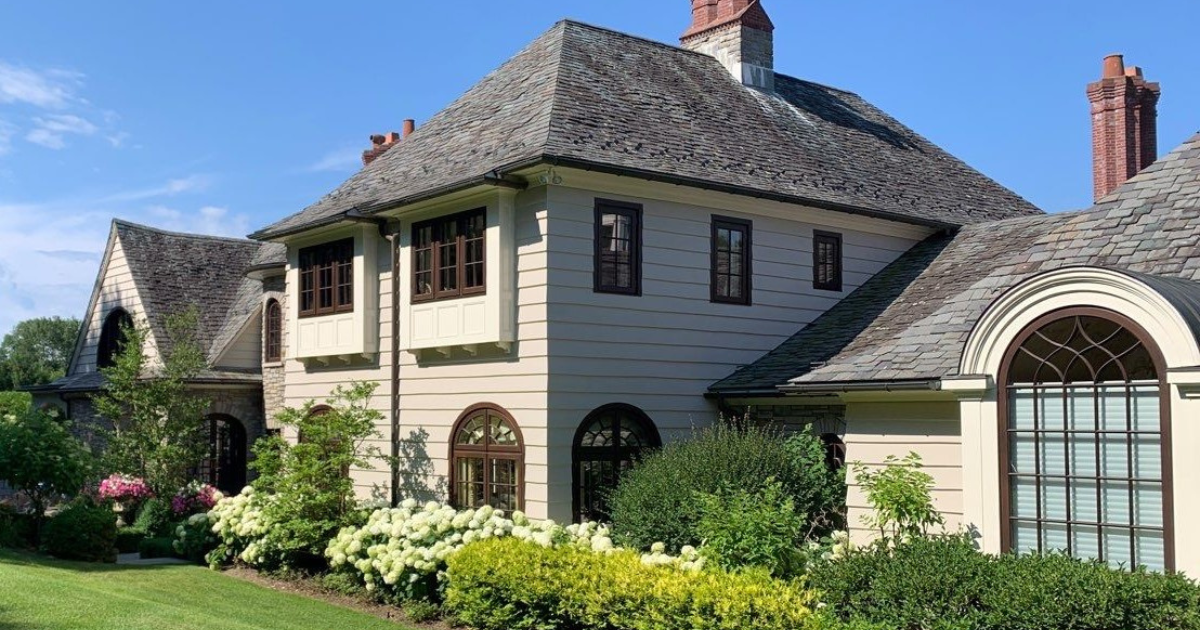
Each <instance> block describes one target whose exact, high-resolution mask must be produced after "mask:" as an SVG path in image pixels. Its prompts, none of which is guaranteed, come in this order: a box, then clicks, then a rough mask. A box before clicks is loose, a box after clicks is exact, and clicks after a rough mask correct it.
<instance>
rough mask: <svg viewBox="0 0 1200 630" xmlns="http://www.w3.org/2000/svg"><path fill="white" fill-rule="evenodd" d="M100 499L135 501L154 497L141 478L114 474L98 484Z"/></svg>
mask: <svg viewBox="0 0 1200 630" xmlns="http://www.w3.org/2000/svg"><path fill="white" fill-rule="evenodd" d="M99 494H100V498H101V499H109V500H112V501H137V500H142V499H149V498H150V497H152V496H154V492H153V491H152V490H150V486H149V485H147V484H146V481H145V480H144V479H142V478H141V477H133V476H131V475H123V474H120V473H114V474H112V475H110V476H109V477H108V479H105V480H104V481H101V482H100V492H99Z"/></svg>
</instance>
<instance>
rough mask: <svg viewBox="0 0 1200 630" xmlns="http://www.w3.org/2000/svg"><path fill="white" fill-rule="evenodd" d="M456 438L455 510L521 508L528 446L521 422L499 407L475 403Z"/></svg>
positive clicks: (460, 422) (457, 429)
mask: <svg viewBox="0 0 1200 630" xmlns="http://www.w3.org/2000/svg"><path fill="white" fill-rule="evenodd" d="M452 435H453V443H452V444H451V445H450V462H451V466H450V488H451V497H450V499H451V502H452V503H453V504H454V506H455V507H457V508H460V509H469V508H479V507H483V506H485V505H490V506H492V507H494V508H496V509H498V510H508V511H511V510H519V509H522V506H523V505H524V502H525V492H524V483H525V445H524V442H523V441H522V439H521V430H520V429H519V428H518V427H517V422H516V420H513V417H512V416H511V415H509V413H508V412H507V411H505V410H503V409H501V408H500V407H497V406H495V405H475V406H474V407H471V408H469V409H467V411H466V412H464V413H463V414H462V416H460V417H459V419H458V422H457V423H456V424H455V425H454V432H453V433H452Z"/></svg>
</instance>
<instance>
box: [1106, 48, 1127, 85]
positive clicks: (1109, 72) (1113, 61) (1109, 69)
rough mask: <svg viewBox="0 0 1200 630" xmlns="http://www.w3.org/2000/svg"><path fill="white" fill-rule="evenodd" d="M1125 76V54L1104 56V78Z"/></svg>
mask: <svg viewBox="0 0 1200 630" xmlns="http://www.w3.org/2000/svg"><path fill="white" fill-rule="evenodd" d="M1123 76H1125V55H1121V54H1113V55H1108V56H1107V57H1105V58H1104V78H1105V79H1118V78H1120V77H1123Z"/></svg>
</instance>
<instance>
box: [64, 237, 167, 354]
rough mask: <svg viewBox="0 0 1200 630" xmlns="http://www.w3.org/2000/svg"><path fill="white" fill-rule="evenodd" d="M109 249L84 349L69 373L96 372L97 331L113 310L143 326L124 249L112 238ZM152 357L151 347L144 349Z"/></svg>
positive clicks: (144, 319) (88, 321)
mask: <svg viewBox="0 0 1200 630" xmlns="http://www.w3.org/2000/svg"><path fill="white" fill-rule="evenodd" d="M112 243H113V245H112V250H111V252H110V254H109V259H108V266H107V268H106V269H105V270H104V277H103V278H101V279H100V291H99V294H98V295H97V299H96V303H95V304H94V305H93V307H92V312H90V313H88V314H87V322H86V324H85V325H86V326H87V332H86V333H85V335H84V340H83V347H82V348H81V349H80V352H79V357H78V358H77V359H76V360H75V366H74V370H73V372H72V374H86V373H91V372H95V371H96V349H97V346H98V345H99V344H100V331H101V330H102V329H103V328H104V320H105V318H106V317H108V314H109V313H111V312H112V311H113V310H114V309H116V308H123V309H125V310H126V311H127V312H128V313H129V314H130V316H132V317H133V319H134V321H135V322H136V323H138V324H145V323H146V312H145V310H144V309H143V308H142V302H141V298H139V297H138V291H137V286H135V285H134V283H133V274H132V273H131V272H130V271H129V263H128V262H126V260H125V250H124V248H123V247H122V245H121V241H120V239H117V238H113V240H112ZM147 350H148V351H149V352H150V353H151V355H152V356H155V353H154V351H153V348H147Z"/></svg>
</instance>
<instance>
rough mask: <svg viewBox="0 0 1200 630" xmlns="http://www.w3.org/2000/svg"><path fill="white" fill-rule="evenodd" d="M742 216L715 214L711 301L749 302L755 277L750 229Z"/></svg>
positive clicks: (750, 225)
mask: <svg viewBox="0 0 1200 630" xmlns="http://www.w3.org/2000/svg"><path fill="white" fill-rule="evenodd" d="M751 227H752V224H751V223H750V222H749V221H744V220H741V219H731V218H728V217H718V216H714V217H713V218H712V238H711V241H712V263H711V264H712V279H711V284H712V301H713V302H726V303H729V304H750V289H751V282H752V278H753V272H752V270H751V259H752V254H751V250H750V231H751Z"/></svg>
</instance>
